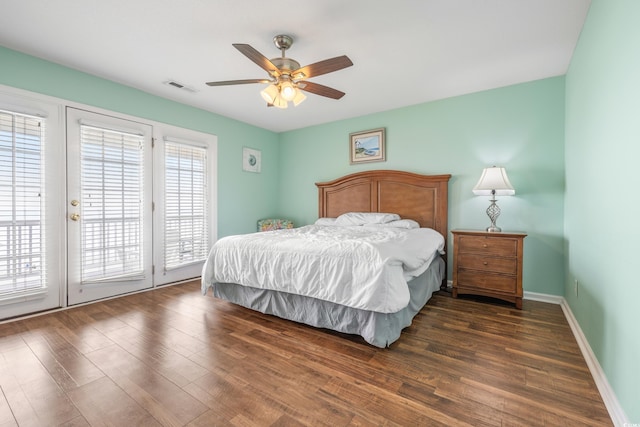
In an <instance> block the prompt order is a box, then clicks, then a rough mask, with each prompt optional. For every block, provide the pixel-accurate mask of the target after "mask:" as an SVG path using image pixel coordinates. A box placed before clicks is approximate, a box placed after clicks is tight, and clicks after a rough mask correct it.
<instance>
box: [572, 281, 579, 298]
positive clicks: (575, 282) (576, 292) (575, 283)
mask: <svg viewBox="0 0 640 427" xmlns="http://www.w3.org/2000/svg"><path fill="white" fill-rule="evenodd" d="M573 290H574V292H575V294H576V297H577V296H578V279H575V280H574V282H573Z"/></svg>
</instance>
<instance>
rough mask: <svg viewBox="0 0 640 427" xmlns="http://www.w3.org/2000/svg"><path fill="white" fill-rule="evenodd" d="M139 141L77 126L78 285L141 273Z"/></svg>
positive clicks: (114, 132) (118, 133)
mask: <svg viewBox="0 0 640 427" xmlns="http://www.w3.org/2000/svg"><path fill="white" fill-rule="evenodd" d="M143 142H144V137H143V135H139V134H133V133H127V132H122V131H117V130H111V129H105V128H101V127H95V126H88V125H84V124H81V126H80V143H81V151H80V165H81V166H80V168H81V177H80V181H81V184H80V188H81V190H80V191H81V196H80V197H81V200H82V203H81V215H80V216H81V218H82V221H81V225H82V233H81V239H82V242H81V248H82V250H81V257H82V267H81V271H82V282H83V283H86V282H91V281H95V280H101V279H106V278H114V277H116V278H117V277H123V276H137V275H141V274H142V270H143V266H142V262H143V260H142V244H143V242H142V240H143V239H142V234H143V231H142V226H143V224H142V223H143V221H142V217H143V215H142V206H143V199H144V194H143V191H142V190H143V188H144V187H143V171H144V167H143V166H144V164H143V152H142V146H143Z"/></svg>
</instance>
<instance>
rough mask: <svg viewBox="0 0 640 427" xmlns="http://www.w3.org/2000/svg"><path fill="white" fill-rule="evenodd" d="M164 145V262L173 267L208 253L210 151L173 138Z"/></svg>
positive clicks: (203, 257) (194, 260) (168, 267)
mask: <svg viewBox="0 0 640 427" xmlns="http://www.w3.org/2000/svg"><path fill="white" fill-rule="evenodd" d="M164 146H165V179H164V181H165V182H164V184H165V210H164V212H165V220H164V222H165V224H164V230H165V238H164V266H165V270H170V269H174V268H178V267H181V266H185V265H188V264H192V263H195V262H201V261H204V259H205V257H206V255H207V253H206V251H207V247H208V237H207V235H208V233H207V211H206V210H207V186H206V182H207V169H206V164H207V162H206V158H207V157H206V155H207V151H206V149H205V148H202V147H197V146H194V145H190V144H184V143H179V142H176V141H172V140H166V141H165V145H164Z"/></svg>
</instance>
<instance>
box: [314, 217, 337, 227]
mask: <svg viewBox="0 0 640 427" xmlns="http://www.w3.org/2000/svg"><path fill="white" fill-rule="evenodd" d="M336 219H337V218H318V219H317V220H316V222H315V225H336Z"/></svg>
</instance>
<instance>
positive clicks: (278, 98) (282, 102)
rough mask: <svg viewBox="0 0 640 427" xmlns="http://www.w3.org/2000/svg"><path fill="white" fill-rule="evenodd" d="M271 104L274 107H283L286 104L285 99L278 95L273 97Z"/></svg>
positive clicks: (285, 106)
mask: <svg viewBox="0 0 640 427" xmlns="http://www.w3.org/2000/svg"><path fill="white" fill-rule="evenodd" d="M272 104H273V106H274V107H277V108H282V109H285V108H287V106H288V103H287V101H285V100H284V99H283V98H282V96H280V95H278V96H276V97H275V99H274V100H273V103H272Z"/></svg>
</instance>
